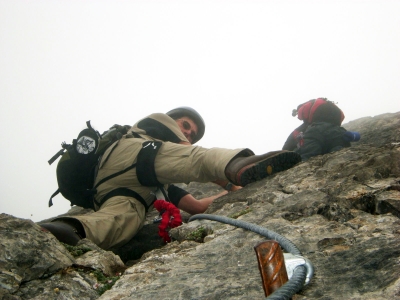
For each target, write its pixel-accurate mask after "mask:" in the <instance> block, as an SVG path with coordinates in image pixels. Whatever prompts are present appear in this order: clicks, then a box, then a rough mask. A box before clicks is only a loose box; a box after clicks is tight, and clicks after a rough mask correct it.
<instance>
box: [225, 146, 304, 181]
mask: <svg viewBox="0 0 400 300" xmlns="http://www.w3.org/2000/svg"><path fill="white" fill-rule="evenodd" d="M300 161H301V156H300V155H299V154H297V153H295V152H292V151H285V150H282V151H273V152H268V153H266V154H262V155H252V156H247V157H236V158H233V159H232V160H231V161H230V162H229V163H228V165H227V166H226V168H225V175H226V177H227V178H228V179H229V180H230V181H232V182H233V183H234V184H235V185H240V186H245V185H247V184H249V183H252V182H255V181H258V180H261V179H263V178H265V177H267V176H269V175H272V174H275V173H277V172H281V171H284V170H287V169H290V168H291V167H293V166H294V165H295V164H297V163H299V162H300Z"/></svg>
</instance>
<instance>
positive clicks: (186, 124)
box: [175, 117, 198, 144]
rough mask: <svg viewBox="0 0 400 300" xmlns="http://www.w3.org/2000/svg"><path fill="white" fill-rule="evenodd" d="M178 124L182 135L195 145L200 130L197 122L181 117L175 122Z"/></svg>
mask: <svg viewBox="0 0 400 300" xmlns="http://www.w3.org/2000/svg"><path fill="white" fill-rule="evenodd" d="M175 121H176V123H177V124H178V126H179V128H180V129H181V131H182V133H183V134H184V135H185V137H186V138H187V140H188V141H189V142H190V143H191V144H193V141H194V140H195V138H196V136H197V132H198V128H197V125H196V123H195V122H193V121H192V119H190V118H188V117H181V118H179V119H177V120H175Z"/></svg>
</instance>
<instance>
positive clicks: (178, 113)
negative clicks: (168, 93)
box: [167, 106, 206, 144]
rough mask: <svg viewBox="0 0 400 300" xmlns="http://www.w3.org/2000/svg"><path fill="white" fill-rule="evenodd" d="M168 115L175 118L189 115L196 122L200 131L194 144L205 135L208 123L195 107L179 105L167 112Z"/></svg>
mask: <svg viewBox="0 0 400 300" xmlns="http://www.w3.org/2000/svg"><path fill="white" fill-rule="evenodd" d="M167 115H168V116H170V117H171V118H172V119H174V120H176V119H179V118H181V117H188V118H190V119H192V120H193V122H195V123H196V125H197V129H198V132H197V135H196V138H195V139H194V140H193V144H195V143H197V142H198V141H199V140H200V139H201V138H202V137H203V135H204V131H205V130H206V124H205V123H204V120H203V118H202V117H201V116H200V114H199V113H198V112H197V111H196V110H194V109H193V108H191V107H188V106H181V107H177V108H174V109H173V110H170V111H169V112H167Z"/></svg>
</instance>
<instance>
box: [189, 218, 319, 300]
mask: <svg viewBox="0 0 400 300" xmlns="http://www.w3.org/2000/svg"><path fill="white" fill-rule="evenodd" d="M198 219H208V220H212V221H218V222H221V223H225V224H229V225H233V226H236V227H240V228H243V229H247V230H250V231H253V232H255V233H258V234H260V235H262V236H264V237H266V238H268V239H272V240H273V241H267V242H272V243H271V244H270V245H267V246H268V247H269V248H271V246H272V247H275V249H278V248H280V247H276V245H274V242H277V243H279V245H280V246H281V247H282V249H283V250H285V251H286V252H287V253H284V254H283V256H284V264H285V265H286V270H283V273H286V274H287V278H288V281H286V282H285V283H283V281H284V280H285V274H280V275H279V276H281V277H282V278H283V280H282V283H283V285H282V286H280V287H279V288H278V289H275V290H274V291H273V292H272V293H271V294H269V292H268V291H267V290H266V284H267V283H269V282H264V280H265V279H266V278H267V277H268V276H267V275H268V274H263V270H264V271H265V268H264V267H265V265H264V263H265V261H266V260H265V259H259V260H258V262H259V267H260V271H261V273H262V274H261V277H262V279H263V283H264V292H265V295H266V296H267V298H266V299H269V300H270V299H274V300H278V299H279V300H282V299H288V300H289V299H291V298H292V296H293V295H294V294H296V293H297V292H298V291H300V290H301V289H302V288H303V286H304V285H305V284H308V283H309V282H310V280H311V278H312V276H313V275H314V267H313V265H312V264H311V262H310V261H309V260H308V259H307V258H304V257H303V256H302V255H301V252H300V250H299V249H298V248H297V247H296V245H294V244H293V243H292V242H291V241H290V240H288V239H286V238H285V237H283V236H281V235H279V234H278V233H276V232H273V231H270V230H268V229H266V228H264V227H261V226H258V225H255V224H251V223H247V222H244V221H240V220H236V219H232V218H228V217H224V216H217V215H209V214H198V215H194V216H192V217H191V218H190V219H189V222H191V221H194V220H198ZM261 244H263V243H261ZM260 247H261V248H260ZM268 247H265V245H260V244H259V245H257V246H256V247H255V250H256V253H257V255H258V256H260V255H262V253H263V252H264V251H263V250H265V249H267V248H268ZM263 248H264V249H263ZM271 257H273V256H271ZM278 260H279V259H278ZM264 275H266V276H264ZM279 276H278V277H279Z"/></svg>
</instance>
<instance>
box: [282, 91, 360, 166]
mask: <svg viewBox="0 0 400 300" xmlns="http://www.w3.org/2000/svg"><path fill="white" fill-rule="evenodd" d="M296 115H297V117H298V119H299V120H302V121H303V124H301V125H300V126H299V127H297V128H296V129H295V130H294V131H293V132H292V133H291V134H290V135H289V137H288V138H287V140H286V142H285V144H284V145H283V147H282V149H283V150H289V151H295V152H296V153H298V154H300V155H301V158H302V160H303V161H306V160H308V159H309V158H311V157H313V156H316V155H321V154H326V153H330V152H334V151H337V150H340V149H342V148H344V147H350V146H351V144H350V142H357V141H358V140H360V134H359V133H358V132H353V131H347V130H346V129H345V128H343V127H342V126H341V124H342V122H343V119H344V114H343V111H342V110H341V109H340V108H339V107H338V106H336V104H335V103H334V102H333V101H329V100H328V99H326V98H317V99H312V100H309V101H307V102H305V103H302V104H300V105H299V106H298V107H297V109H294V110H293V112H292V116H296Z"/></svg>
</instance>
